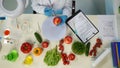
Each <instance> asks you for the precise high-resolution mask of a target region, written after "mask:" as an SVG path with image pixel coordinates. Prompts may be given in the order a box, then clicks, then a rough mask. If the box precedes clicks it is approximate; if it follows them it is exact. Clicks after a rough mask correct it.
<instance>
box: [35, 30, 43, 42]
mask: <svg viewBox="0 0 120 68" xmlns="http://www.w3.org/2000/svg"><path fill="white" fill-rule="evenodd" d="M34 35H35V38H36V39H37V41H38V42H39V43H41V42H42V37H41V36H40V34H39V33H37V32H35V33H34Z"/></svg>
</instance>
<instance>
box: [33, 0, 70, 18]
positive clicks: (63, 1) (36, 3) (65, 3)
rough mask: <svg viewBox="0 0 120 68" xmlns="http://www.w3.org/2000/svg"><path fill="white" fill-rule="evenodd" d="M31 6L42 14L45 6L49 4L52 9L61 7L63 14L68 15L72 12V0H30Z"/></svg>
mask: <svg viewBox="0 0 120 68" xmlns="http://www.w3.org/2000/svg"><path fill="white" fill-rule="evenodd" d="M31 1H32V5H31V6H32V8H33V10H34V11H36V12H37V13H41V14H44V9H45V7H46V6H51V4H52V8H53V9H54V10H57V9H63V15H67V16H70V15H71V12H72V0H50V1H51V3H50V1H49V0H31Z"/></svg>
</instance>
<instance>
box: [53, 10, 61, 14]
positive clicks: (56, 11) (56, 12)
mask: <svg viewBox="0 0 120 68" xmlns="http://www.w3.org/2000/svg"><path fill="white" fill-rule="evenodd" d="M54 11H55V14H62V13H63V10H62V9H59V10H54Z"/></svg>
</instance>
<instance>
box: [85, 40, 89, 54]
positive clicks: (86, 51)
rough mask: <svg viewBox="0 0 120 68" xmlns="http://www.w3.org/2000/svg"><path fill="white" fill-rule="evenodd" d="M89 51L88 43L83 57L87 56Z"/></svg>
mask: <svg viewBox="0 0 120 68" xmlns="http://www.w3.org/2000/svg"><path fill="white" fill-rule="evenodd" d="M89 50H90V42H88V43H87V45H86V48H85V55H86V56H88V55H89Z"/></svg>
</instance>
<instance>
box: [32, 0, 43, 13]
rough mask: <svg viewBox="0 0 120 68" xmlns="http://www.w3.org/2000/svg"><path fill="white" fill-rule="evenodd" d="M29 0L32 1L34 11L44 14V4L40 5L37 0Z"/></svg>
mask: <svg viewBox="0 0 120 68" xmlns="http://www.w3.org/2000/svg"><path fill="white" fill-rule="evenodd" d="M31 2H32V5H31V7H32V9H33V10H34V11H36V12H37V13H40V14H44V9H45V6H42V5H40V4H39V2H37V0H31Z"/></svg>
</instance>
